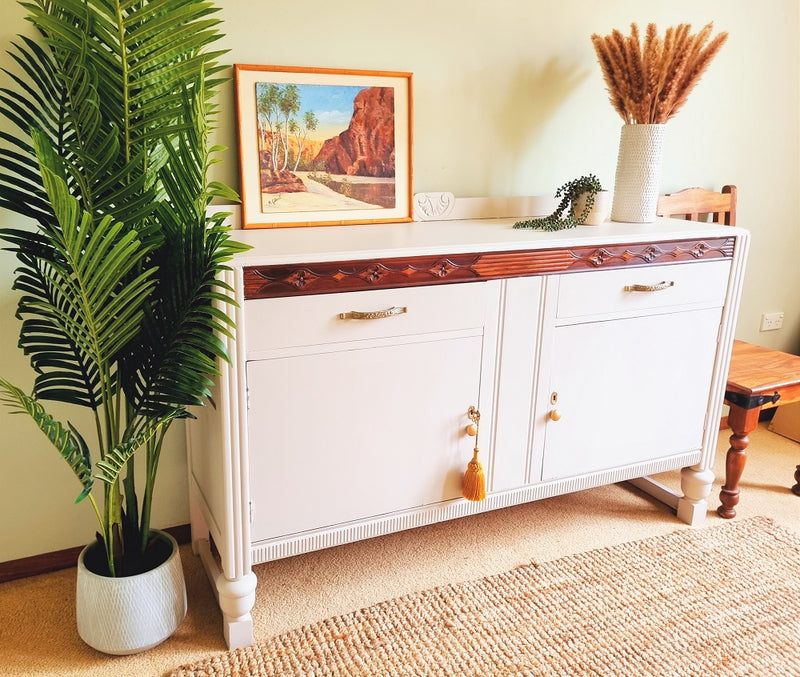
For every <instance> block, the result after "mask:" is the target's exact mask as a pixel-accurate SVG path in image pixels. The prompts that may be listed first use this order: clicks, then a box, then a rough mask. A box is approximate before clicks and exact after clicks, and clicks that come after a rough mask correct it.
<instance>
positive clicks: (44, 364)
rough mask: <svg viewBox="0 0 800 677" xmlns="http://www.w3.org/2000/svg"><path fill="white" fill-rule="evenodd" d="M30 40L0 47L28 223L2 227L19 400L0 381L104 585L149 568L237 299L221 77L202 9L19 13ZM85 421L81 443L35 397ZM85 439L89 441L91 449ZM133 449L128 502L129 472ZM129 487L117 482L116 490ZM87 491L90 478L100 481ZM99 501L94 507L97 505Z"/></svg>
mask: <svg viewBox="0 0 800 677" xmlns="http://www.w3.org/2000/svg"><path fill="white" fill-rule="evenodd" d="M20 5H21V6H22V7H23V8H24V9H25V10H26V11H27V18H28V20H29V21H30V22H31V23H32V24H33V25H34V26H35V28H36V29H37V31H38V38H37V39H33V38H29V37H22V36H21V37H20V39H19V41H18V42H17V43H14V44H13V46H12V48H11V49H10V50H9V54H10V55H11V57H12V58H13V60H14V61H15V63H16V67H17V70H16V72H14V73H11V72H8V73H7V75H8V76H9V77H10V79H11V81H12V83H13V84H12V86H11V87H5V88H3V89H0V114H1V115H3V116H4V117H5V118H6V119H7V120H8V121H9V122H10V124H11V127H12V128H14V130H15V133H9V132H5V131H3V132H0V169H2V171H1V172H0V206H2V207H4V208H5V209H8V210H10V211H11V212H15V213H16V214H18V215H20V216H22V217H26V218H28V219H32V220H33V221H34V222H35V226H34V227H33V228H30V227H28V226H27V224H26V225H20V226H19V227H16V228H3V229H0V239H2V240H4V241H5V243H6V245H7V247H6V248H7V249H9V250H10V251H12V252H14V253H15V254H16V257H17V259H18V261H19V266H18V268H17V269H16V271H15V280H14V288H15V289H16V290H18V291H19V292H20V296H19V302H18V307H17V317H18V318H19V319H21V320H22V325H21V328H20V336H19V346H20V348H21V349H22V350H23V351H24V352H25V354H26V355H27V356H28V358H29V359H30V363H31V365H32V367H33V369H34V371H35V374H36V375H35V380H34V384H33V390H32V392H31V393H30V394H28V393H27V392H26V391H24V390H23V389H22V388H19V387H18V386H16V385H14V384H12V383H10V382H9V381H7V380H5V379H0V396H2V399H3V400H4V401H5V402H6V403H7V404H8V405H9V406H11V407H12V408H13V409H14V410H16V411H20V412H25V413H27V414H28V415H29V416H30V417H31V418H32V419H33V421H34V422H35V423H36V425H37V426H38V428H39V429H40V430H41V431H42V432H43V433H44V434H45V435H46V437H47V438H48V439H49V440H50V442H51V443H52V444H53V445H54V446H55V447H56V449H57V450H58V452H59V453H60V455H61V456H62V457H63V458H64V459H65V460H66V462H67V464H68V465H69V467H70V468H71V470H72V472H73V473H74V475H75V476H76V477H77V479H78V481H79V482H80V484H81V491H80V493H79V495H78V497H77V499H76V502H80V501H82V500H84V499H88V500H89V502H90V503H91V505H92V507H93V509H94V512H95V514H96V515H97V519H98V521H99V524H100V529H99V533H98V540H99V541H100V542H101V543H102V546H103V548H104V549H105V555H106V562H107V569H108V571H107V572H104V573H108V574H110V575H127V574H129V573H133V572H137V571H140V570H142V568H143V566H145V565H142V563H141V561H142V560H143V559H146V557H147V553H148V550H149V548H150V546H151V544H152V538H151V530H150V516H151V507H152V501H153V491H154V488H155V483H156V476H157V470H158V463H159V458H160V455H161V451H162V446H163V442H164V436H165V434H166V432H167V430H168V429H169V427H170V426H171V424H172V423H174V422H175V421H176V420H177V419H181V418H185V417H187V416H189V413H188V407H190V406H193V405H201V404H203V403H204V402H205V401H206V400H207V398H208V397H209V396H210V393H211V387H212V385H213V378H214V377H215V375H216V374H217V373H218V371H217V361H218V360H220V359H227V354H226V350H225V347H224V343H223V341H222V339H221V338H220V337H221V336H226V335H227V336H230V335H231V331H232V329H233V323H232V321H231V319H230V318H229V317H228V316H227V315H226V314H225V313H224V312H222V310H221V309H220V308H219V303H220V302H225V303H229V302H230V299H229V291H230V289H229V288H228V287H227V286H226V285H225V284H224V283H223V282H222V281H221V280H220V273H221V271H223V270H224V269H225V268H226V262H227V261H228V260H229V259H230V258H231V257H232V256H233V255H234V254H235V253H236V252H238V251H241V250H243V249H244V247H243V246H242V245H240V244H238V243H236V242H234V241H233V240H231V239H230V232H229V228H228V227H227V226H226V225H225V223H224V220H225V217H226V215H225V214H214V215H210V216H209V215H207V207H208V206H209V204H210V203H211V202H212V200H213V199H215V198H221V199H223V200H226V201H231V200H237V199H238V198H237V196H236V194H235V193H234V192H233V191H232V190H231V189H230V188H228V187H227V186H224V185H222V184H220V183H217V182H212V181H210V180H209V178H208V173H209V168H210V167H211V165H212V164H213V163H214V162H215V161H216V160H215V159H214V156H215V154H216V153H217V151H219V150H220V148H219V147H215V146H210V145H209V140H208V139H209V131H210V124H211V122H212V120H213V115H214V110H215V106H214V104H213V97H214V95H215V94H216V90H217V88H218V86H219V85H220V84H221V83H222V82H224V80H225V78H223V77H221V75H220V71H221V69H222V67H221V66H220V65H219V64H218V62H217V59H218V58H219V57H220V55H221V54H223V52H220V51H210V50H209V49H208V47H209V46H210V45H211V44H212V43H214V42H215V41H217V40H218V39H219V38H220V37H221V33H220V32H219V30H218V25H219V23H220V21H219V19H218V18H216V16H215V14H216V12H217V11H218V8H216V7H215V6H214V4H213V3H212V2H209V1H207V0H125V1H124V2H123V1H121V0H30V1H28V2H20ZM45 401H56V402H62V403H66V404H68V405H74V406H77V407H82V408H86V409H88V410H90V411H91V412H92V417H93V423H92V424H91V425H90V428H89V430H88V431H87V430H84V431H82V432H81V431H79V430H78V428H77V427H76V426H74V425H72V424H71V423H62V422H59V421H57V420H56V419H55V418H54V417H53V416H52V415H51V414H50V413H48V412H47V411H46V409H45V406H44V404H43V402H45ZM90 440H92V441H91V442H90ZM142 453H143V454H144V461H145V464H146V468H145V480H144V491H143V493H142V495H141V497H140V496H138V495H137V489H136V481H135V477H134V459H135V458H136V456H138V455H140V454H142ZM123 475H124V478H123ZM95 480H98V482H97V483H95ZM95 494H100V495H101V496H102V498H101V500H97V498H96V497H95Z"/></svg>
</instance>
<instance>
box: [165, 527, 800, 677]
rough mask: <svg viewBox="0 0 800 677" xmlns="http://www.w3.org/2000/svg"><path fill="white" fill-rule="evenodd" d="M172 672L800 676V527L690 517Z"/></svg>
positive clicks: (241, 676)
mask: <svg viewBox="0 0 800 677" xmlns="http://www.w3.org/2000/svg"><path fill="white" fill-rule="evenodd" d="M173 675H174V676H176V677H206V676H209V675H215V676H216V675H224V676H225V677H263V676H267V675H280V676H300V675H302V676H304V677H305V676H311V675H313V676H314V677H316V676H318V675H320V676H321V675H347V676H351V675H357V676H363V677H379V676H380V677H400V676H404V675H415V676H416V675H437V676H439V675H458V676H462V675H476V676H477V675H480V676H482V677H483V676H488V675H565V676H569V677H573V676H575V675H636V676H639V675H661V676H664V675H668V676H672V675H676V676H677V675H686V676H690V675H691V676H693V677H694V676H709V677H717V676H721V675H737V676H738V675H758V676H760V677H772V676H777V675H800V538H799V537H798V536H796V535H795V534H793V533H791V532H789V531H787V530H785V529H784V528H782V527H780V526H778V525H776V524H774V523H773V522H772V521H771V520H769V519H766V518H761V517H758V518H752V519H749V520H743V521H740V522H729V523H725V524H722V525H719V526H713V527H707V528H704V529H694V530H693V529H686V530H681V531H678V532H675V533H672V534H669V535H667V536H658V537H654V538H649V539H646V540H642V541H635V542H632V543H626V544H623V545H619V546H614V547H609V548H603V549H599V550H593V551H591V552H586V553H582V554H579V555H574V556H569V557H564V558H562V559H558V560H554V561H551V562H546V563H541V564H537V563H534V564H530V565H525V566H521V567H519V568H517V569H514V570H513V571H509V572H507V573H503V574H498V575H496V576H490V577H488V578H482V579H480V580H476V581H472V582H468V583H458V584H454V585H447V586H443V587H440V588H436V589H433V590H427V591H425V592H420V593H415V594H409V595H406V596H404V597H400V598H398V599H393V600H390V601H388V602H383V603H380V604H376V605H375V606H371V607H369V608H366V609H362V610H360V611H356V612H353V613H350V614H347V615H344V616H337V617H335V618H329V619H327V620H324V621H320V622H319V623H315V624H313V625H308V626H305V627H302V628H300V629H297V630H293V631H291V632H287V633H285V634H282V635H279V636H277V637H273V638H272V639H269V640H266V641H263V642H260V643H257V644H255V645H253V646H251V647H248V648H246V649H238V650H236V651H232V652H229V653H226V654H222V655H218V656H214V657H212V658H209V659H206V660H203V661H200V662H198V663H194V664H193V665H187V666H184V667H182V668H179V669H178V670H177V671H175V672H174V673H173Z"/></svg>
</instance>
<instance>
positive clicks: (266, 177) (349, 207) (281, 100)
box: [234, 64, 412, 228]
mask: <svg viewBox="0 0 800 677" xmlns="http://www.w3.org/2000/svg"><path fill="white" fill-rule="evenodd" d="M234 78H235V86H236V105H237V120H238V127H239V161H240V171H241V193H242V216H243V218H242V223H243V226H244V227H245V228H274V227H286V226H322V225H343V224H355V223H392V222H399V221H410V220H411V218H412V197H411V196H412V185H411V73H395V72H383V71H380V72H379V71H356V70H334V69H328V68H296V67H281V66H252V65H241V64H237V65H235V66H234Z"/></svg>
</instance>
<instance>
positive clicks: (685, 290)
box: [557, 261, 730, 319]
mask: <svg viewBox="0 0 800 677" xmlns="http://www.w3.org/2000/svg"><path fill="white" fill-rule="evenodd" d="M729 273H730V261H699V262H697V263H685V264H679V265H672V266H652V267H646V268H630V269H621V270H606V271H598V272H593V273H591V274H587V273H577V274H574V275H563V276H562V278H561V282H560V287H559V294H558V310H557V317H558V319H568V318H574V317H584V316H591V315H602V314H607V313H625V312H629V311H636V312H640V311H647V310H656V309H661V308H668V307H679V306H685V305H687V304H701V305H708V306H710V307H714V306H722V304H723V303H724V301H725V294H726V292H727V287H728V276H729Z"/></svg>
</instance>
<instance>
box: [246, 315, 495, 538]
mask: <svg viewBox="0 0 800 677" xmlns="http://www.w3.org/2000/svg"><path fill="white" fill-rule="evenodd" d="M464 333H465V332H464ZM464 333H462V335H460V336H454V335H452V334H450V335H447V336H445V337H440V338H437V336H436V335H428V336H418V337H406V338H404V339H402V343H391V342H388V341H383V342H380V343H377V344H373V345H370V346H368V347H360V346H359V345H358V344H350V345H348V346H347V348H348V349H342V348H341V347H339V348H334V347H319V348H318V350H317V352H315V353H306V354H302V355H295V356H289V357H276V358H274V359H263V360H257V361H252V362H249V363H248V364H247V381H248V394H249V405H248V407H249V408H248V419H249V424H248V429H249V453H250V485H251V497H252V501H253V524H252V540H253V541H254V542H258V541H262V540H266V539H269V538H273V537H277V536H283V535H287V534H295V533H298V532H302V531H307V530H311V529H316V528H321V527H326V526H331V525H335V524H340V523H344V522H349V521H352V520H357V519H361V518H366V517H374V516H379V515H381V514H385V513H391V512H393V511H397V510H403V509H409V508H414V507H417V506H421V505H426V504H430V503H435V502H438V501H443V500H447V499H452V498H456V497H458V496H460V492H461V479H462V475H463V472H464V469H465V468H466V464H467V462H468V461H469V459H470V458H471V454H472V440H473V438H470V437H467V436H466V435H465V434H464V430H465V426H466V424H467V423H468V422H469V421H468V419H467V416H466V412H467V410H468V408H469V407H470V405H478V404H479V403H478V393H479V390H480V381H481V351H482V344H483V336H482V335H480V334H477V335H476V332H474V331H473V332H471V333H472V334H473V335H463V334H464ZM339 345H340V346H341V345H342V344H339ZM483 462H484V464H487V463H488V462H489V459H488V457H487V456H484V457H483Z"/></svg>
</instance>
